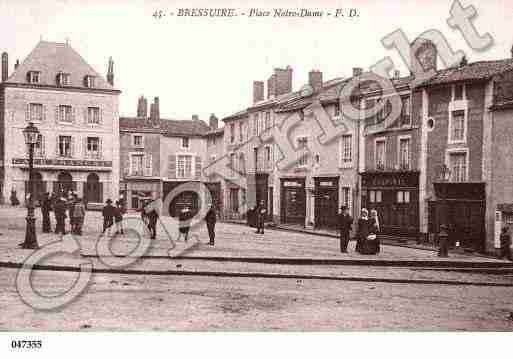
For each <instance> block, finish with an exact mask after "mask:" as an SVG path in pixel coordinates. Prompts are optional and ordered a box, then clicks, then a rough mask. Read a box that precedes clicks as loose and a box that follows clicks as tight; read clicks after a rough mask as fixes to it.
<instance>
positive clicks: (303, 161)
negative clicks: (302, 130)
mask: <svg viewBox="0 0 513 359" xmlns="http://www.w3.org/2000/svg"><path fill="white" fill-rule="evenodd" d="M307 147H308V137H306V136H303V137H298V138H297V148H298V150H299V151H304V156H302V157H301V158H300V159H299V161H298V166H299V167H306V166H307V165H308V156H306V149H307Z"/></svg>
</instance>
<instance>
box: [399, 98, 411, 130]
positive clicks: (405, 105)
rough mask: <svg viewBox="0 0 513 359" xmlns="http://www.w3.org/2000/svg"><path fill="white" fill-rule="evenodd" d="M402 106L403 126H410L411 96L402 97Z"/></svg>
mask: <svg viewBox="0 0 513 359" xmlns="http://www.w3.org/2000/svg"><path fill="white" fill-rule="evenodd" d="M401 102H402V108H401V126H408V125H410V124H411V117H410V98H409V97H403V98H401Z"/></svg>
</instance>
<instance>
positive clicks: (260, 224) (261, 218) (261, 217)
mask: <svg viewBox="0 0 513 359" xmlns="http://www.w3.org/2000/svg"><path fill="white" fill-rule="evenodd" d="M255 212H256V213H255V215H256V221H257V231H256V233H261V234H264V223H265V216H266V214H267V209H266V208H265V206H264V201H260V203H259V205H258V206H257V208H256V209H255Z"/></svg>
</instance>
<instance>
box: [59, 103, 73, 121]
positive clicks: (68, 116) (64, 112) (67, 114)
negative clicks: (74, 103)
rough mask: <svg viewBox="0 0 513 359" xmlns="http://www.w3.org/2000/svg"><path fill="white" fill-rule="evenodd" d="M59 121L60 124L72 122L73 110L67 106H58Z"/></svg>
mask: <svg viewBox="0 0 513 359" xmlns="http://www.w3.org/2000/svg"><path fill="white" fill-rule="evenodd" d="M59 121H60V122H73V109H72V107H71V106H69V105H60V106H59Z"/></svg>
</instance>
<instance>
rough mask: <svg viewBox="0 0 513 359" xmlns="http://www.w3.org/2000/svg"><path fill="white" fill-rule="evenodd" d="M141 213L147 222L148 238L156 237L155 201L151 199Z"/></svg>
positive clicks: (157, 214)
mask: <svg viewBox="0 0 513 359" xmlns="http://www.w3.org/2000/svg"><path fill="white" fill-rule="evenodd" d="M143 213H145V215H144V216H143V218H144V217H146V219H147V223H148V230H149V231H150V238H151V239H156V238H157V220H158V219H159V212H158V210H157V206H156V201H151V202H149V203H148V204H146V206H145V207H144V208H143Z"/></svg>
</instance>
